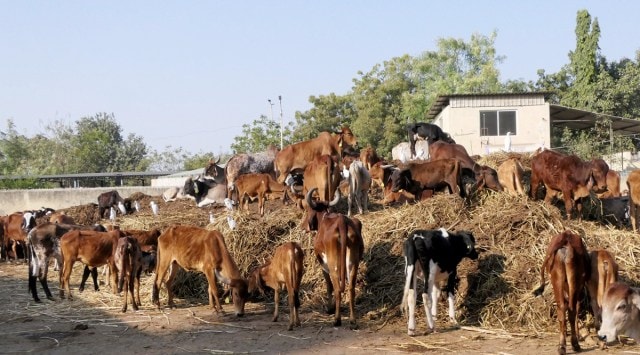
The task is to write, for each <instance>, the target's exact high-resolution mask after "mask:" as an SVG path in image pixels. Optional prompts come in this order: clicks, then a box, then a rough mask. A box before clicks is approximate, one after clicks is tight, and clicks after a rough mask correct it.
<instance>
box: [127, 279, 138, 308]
mask: <svg viewBox="0 0 640 355" xmlns="http://www.w3.org/2000/svg"><path fill="white" fill-rule="evenodd" d="M134 272H135V271H133V270H132V271H131V272H129V293H130V294H131V307H132V308H133V310H134V311H137V310H138V303H136V297H135V290H136V287H135V283H136V275H135V273H134Z"/></svg>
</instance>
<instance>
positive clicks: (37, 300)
mask: <svg viewBox="0 0 640 355" xmlns="http://www.w3.org/2000/svg"><path fill="white" fill-rule="evenodd" d="M33 301H34V302H35V303H42V301H40V299H39V298H34V299H33Z"/></svg>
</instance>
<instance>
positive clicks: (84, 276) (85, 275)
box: [78, 265, 91, 292]
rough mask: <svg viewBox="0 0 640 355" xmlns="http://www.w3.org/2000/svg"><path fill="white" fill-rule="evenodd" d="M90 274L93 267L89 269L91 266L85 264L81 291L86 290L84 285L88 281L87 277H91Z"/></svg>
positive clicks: (79, 289)
mask: <svg viewBox="0 0 640 355" xmlns="http://www.w3.org/2000/svg"><path fill="white" fill-rule="evenodd" d="M90 274H91V269H89V266H87V265H85V266H84V270H82V280H80V287H78V291H79V292H83V291H84V285H85V283H86V282H87V279H88V278H89V275H90Z"/></svg>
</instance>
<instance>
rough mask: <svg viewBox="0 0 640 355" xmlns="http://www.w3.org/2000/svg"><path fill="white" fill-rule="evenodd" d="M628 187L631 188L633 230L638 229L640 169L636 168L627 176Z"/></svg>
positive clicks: (630, 205)
mask: <svg viewBox="0 0 640 355" xmlns="http://www.w3.org/2000/svg"><path fill="white" fill-rule="evenodd" d="M627 189H628V190H629V219H631V227H632V228H633V231H634V232H636V231H638V218H639V217H640V211H639V210H638V206H639V205H640V170H634V171H632V172H630V173H629V176H628V177H627Z"/></svg>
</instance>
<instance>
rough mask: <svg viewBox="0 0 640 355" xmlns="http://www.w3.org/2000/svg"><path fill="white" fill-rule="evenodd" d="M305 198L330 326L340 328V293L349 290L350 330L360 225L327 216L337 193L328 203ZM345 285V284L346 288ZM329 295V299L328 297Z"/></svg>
mask: <svg viewBox="0 0 640 355" xmlns="http://www.w3.org/2000/svg"><path fill="white" fill-rule="evenodd" d="M314 190H315V189H312V190H311V191H309V192H308V193H307V195H306V201H307V205H308V207H307V221H306V227H307V230H317V234H316V237H315V239H314V242H313V249H314V251H315V254H316V259H317V260H318V262H319V263H320V267H321V268H322V274H323V276H324V279H325V282H326V284H327V298H328V302H329V307H327V312H328V313H334V312H335V313H334V319H333V325H334V326H340V325H341V324H342V320H341V318H340V303H341V297H342V292H344V291H345V288H348V290H349V323H350V325H351V328H352V329H355V328H357V324H356V315H355V296H356V278H357V276H358V265H359V264H360V260H362V258H363V255H364V242H363V240H362V223H361V222H360V221H359V220H358V219H356V218H349V217H347V216H345V215H343V214H341V213H329V212H328V209H329V207H331V206H334V205H335V204H337V203H338V200H339V199H340V194H339V193H337V194H336V198H334V200H333V201H331V202H326V201H318V202H316V201H313V200H312V199H311V195H312V194H313V192H314ZM347 283H348V285H347ZM332 294H333V299H332V298H331V296H332Z"/></svg>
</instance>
